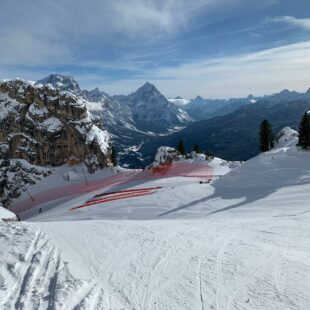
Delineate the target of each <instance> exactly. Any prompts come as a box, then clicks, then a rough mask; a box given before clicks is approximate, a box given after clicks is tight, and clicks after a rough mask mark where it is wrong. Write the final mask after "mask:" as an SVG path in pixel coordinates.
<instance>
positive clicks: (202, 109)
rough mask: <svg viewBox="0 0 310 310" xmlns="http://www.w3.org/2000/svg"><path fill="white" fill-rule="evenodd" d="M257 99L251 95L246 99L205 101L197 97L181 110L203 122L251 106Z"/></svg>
mask: <svg viewBox="0 0 310 310" xmlns="http://www.w3.org/2000/svg"><path fill="white" fill-rule="evenodd" d="M259 99H260V97H253V96H252V95H249V96H248V97H246V98H232V99H205V98H202V97H201V96H197V97H196V98H195V99H193V100H191V101H190V102H189V103H187V104H186V105H185V106H184V107H183V109H184V110H185V111H186V112H188V114H189V115H190V116H191V117H192V118H194V119H195V120H204V119H210V118H213V117H216V116H221V115H225V114H229V113H231V112H233V111H235V110H237V109H239V108H240V107H241V106H244V105H247V104H253V103H255V102H257V101H258V100H259Z"/></svg>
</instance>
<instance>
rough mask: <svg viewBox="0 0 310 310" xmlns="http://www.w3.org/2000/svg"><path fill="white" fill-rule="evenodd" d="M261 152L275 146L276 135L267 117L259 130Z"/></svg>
mask: <svg viewBox="0 0 310 310" xmlns="http://www.w3.org/2000/svg"><path fill="white" fill-rule="evenodd" d="M259 138H260V150H261V152H267V151H270V150H271V149H272V148H273V147H274V143H273V140H274V136H273V132H272V129H271V126H270V124H269V122H268V121H267V120H266V119H265V120H263V121H262V123H261V125H260V131H259Z"/></svg>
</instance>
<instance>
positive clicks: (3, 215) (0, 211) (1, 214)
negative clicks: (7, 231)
mask: <svg viewBox="0 0 310 310" xmlns="http://www.w3.org/2000/svg"><path fill="white" fill-rule="evenodd" d="M7 218H15V214H14V213H13V212H11V211H9V210H7V209H5V208H3V207H2V206H1V205H0V221H1V219H7Z"/></svg>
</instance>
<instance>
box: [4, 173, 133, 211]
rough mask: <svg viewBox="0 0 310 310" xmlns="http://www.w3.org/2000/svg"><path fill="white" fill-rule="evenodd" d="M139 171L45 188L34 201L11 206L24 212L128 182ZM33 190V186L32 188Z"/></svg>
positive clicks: (35, 195)
mask: <svg viewBox="0 0 310 310" xmlns="http://www.w3.org/2000/svg"><path fill="white" fill-rule="evenodd" d="M137 173H138V172H137V171H133V172H129V173H128V172H123V173H120V174H117V175H112V176H108V177H105V178H103V179H99V180H94V181H88V185H86V184H85V182H84V181H83V180H81V181H80V183H74V184H68V185H63V186H61V187H56V188H53V189H51V190H45V191H42V192H40V193H37V194H32V196H33V198H34V201H31V200H30V198H29V199H28V198H26V199H24V200H22V201H19V202H13V205H12V206H11V207H10V208H9V210H11V211H12V212H14V213H22V212H25V211H28V210H31V209H32V208H34V207H36V206H39V205H42V204H44V203H47V202H50V201H53V200H56V199H61V198H65V197H68V198H70V197H72V198H73V197H76V196H79V195H82V194H85V193H89V192H93V191H95V190H98V189H103V188H106V189H108V188H109V187H113V186H117V185H120V184H122V183H126V182H127V181H128V180H130V179H132V178H133V177H134V176H135V175H136V174H137ZM30 192H31V188H30Z"/></svg>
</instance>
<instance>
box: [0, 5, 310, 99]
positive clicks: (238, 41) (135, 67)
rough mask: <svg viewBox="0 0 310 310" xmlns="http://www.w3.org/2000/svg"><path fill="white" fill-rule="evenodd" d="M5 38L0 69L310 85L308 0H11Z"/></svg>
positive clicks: (277, 86)
mask: <svg viewBox="0 0 310 310" xmlns="http://www.w3.org/2000/svg"><path fill="white" fill-rule="evenodd" d="M0 43H1V45H0V46H1V48H0V78H3V79H4V78H14V77H21V78H25V79H32V80H36V79H39V78H41V77H43V76H45V75H47V74H49V73H56V72H58V73H63V74H70V75H73V76H74V77H76V79H77V80H78V82H79V83H80V85H81V86H82V87H83V88H86V89H91V88H94V87H96V86H98V87H99V88H101V89H102V90H104V91H106V92H108V93H110V94H111V95H113V94H127V93H130V92H132V91H134V90H135V89H136V88H138V87H139V86H141V84H143V83H144V82H145V81H150V82H152V83H154V84H155V85H156V86H157V87H158V88H159V90H160V91H162V92H163V94H165V95H166V96H168V97H174V96H178V95H179V96H183V97H186V98H192V97H195V96H196V95H201V96H204V97H208V98H227V97H238V96H246V95H248V94H250V93H251V94H254V95H262V94H270V93H273V92H277V91H280V90H282V89H284V88H289V89H295V90H299V91H305V90H306V89H307V88H309V87H310V1H309V0H294V1H292V0H259V1H258V0H191V1H188V0H166V1H163V0H127V1H126V0H88V1H86V0H84V1H81V0H54V1H42V0H28V1H25V0H2V1H1V10H0Z"/></svg>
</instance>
